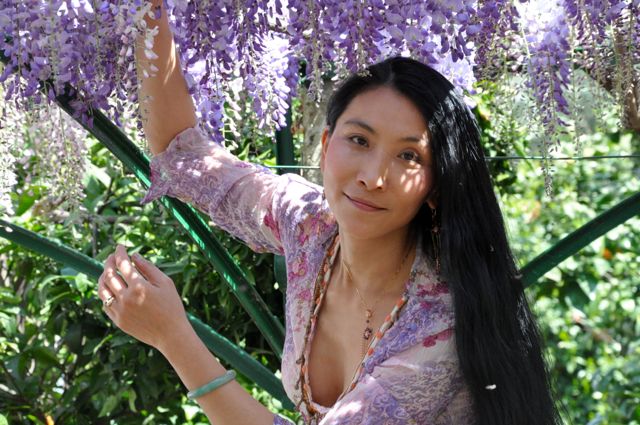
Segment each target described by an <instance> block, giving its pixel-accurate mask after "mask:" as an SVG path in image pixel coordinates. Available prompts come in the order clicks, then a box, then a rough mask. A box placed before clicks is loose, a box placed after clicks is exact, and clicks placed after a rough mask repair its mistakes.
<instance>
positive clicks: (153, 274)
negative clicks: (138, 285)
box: [131, 252, 167, 286]
mask: <svg viewBox="0 0 640 425" xmlns="http://www.w3.org/2000/svg"><path fill="white" fill-rule="evenodd" d="M131 258H132V259H133V262H134V264H135V266H136V268H137V269H138V271H139V272H140V273H141V274H142V275H143V276H144V278H145V279H147V280H148V281H149V283H151V284H152V285H154V286H161V285H162V284H163V283H164V281H165V280H166V279H167V275H165V274H164V273H163V272H162V270H160V269H159V268H158V267H156V265H155V264H153V263H152V262H151V261H149V260H147V259H145V258H143V257H142V255H140V254H138V253H137V252H136V253H135V254H133V255H132V256H131Z"/></svg>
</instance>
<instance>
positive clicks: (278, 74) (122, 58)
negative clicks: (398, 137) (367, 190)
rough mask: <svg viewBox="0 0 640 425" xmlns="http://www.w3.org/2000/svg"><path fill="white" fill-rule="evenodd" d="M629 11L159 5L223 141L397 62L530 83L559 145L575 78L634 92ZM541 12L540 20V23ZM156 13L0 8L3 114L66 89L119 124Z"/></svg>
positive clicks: (617, 5) (132, 5) (91, 2)
mask: <svg viewBox="0 0 640 425" xmlns="http://www.w3.org/2000/svg"><path fill="white" fill-rule="evenodd" d="M639 2H640V0H580V1H578V0H557V1H551V2H543V1H542V0H535V1H534V0H531V1H526V0H525V1H521V0H481V1H470V0H427V1H425V0H408V1H400V0H341V1H338V0H288V1H287V0H198V1H188V0H164V6H165V9H166V10H167V12H168V15H169V16H170V24H171V27H172V31H173V33H174V38H175V40H176V43H177V45H178V47H179V49H178V51H179V54H180V59H181V63H182V65H183V68H184V69H183V70H184V73H185V76H186V78H187V83H188V86H189V90H190V93H191V94H192V96H193V98H194V100H195V104H196V108H197V114H198V117H199V119H200V120H201V122H202V123H203V124H204V125H205V127H206V130H207V131H208V132H209V133H210V135H211V137H212V138H213V139H215V140H217V141H219V142H223V141H224V140H225V135H224V133H223V131H224V129H225V128H227V129H229V128H233V125H232V124H231V125H230V119H232V118H233V117H234V116H235V114H237V113H238V112H239V111H240V110H242V111H244V110H246V109H247V107H249V109H251V111H252V113H253V114H254V117H255V122H256V123H257V125H258V127H259V128H260V129H262V130H264V131H272V130H273V129H275V128H280V127H282V126H284V124H285V119H284V117H285V113H286V111H287V109H288V107H289V105H290V103H291V100H292V98H293V97H294V96H296V94H297V92H298V89H299V87H300V84H301V83H304V84H305V85H306V86H307V88H308V90H309V91H310V92H311V93H312V94H313V93H322V90H319V89H320V88H321V87H322V84H323V81H325V79H327V78H340V77H342V76H344V75H345V74H347V73H350V72H355V71H359V70H361V69H363V68H364V67H365V66H367V65H368V64H370V63H373V62H376V61H379V60H382V59H384V58H385V57H388V56H390V55H397V54H402V55H410V56H412V57H414V58H416V59H418V60H421V61H423V62H425V63H428V64H430V65H432V66H434V67H435V68H436V69H438V70H439V71H441V72H442V73H443V74H445V75H446V76H447V77H449V78H450V79H451V80H452V81H453V82H454V84H456V85H457V86H458V87H460V89H461V90H464V91H466V92H473V90H474V84H475V83H476V81H477V80H482V79H498V78H499V76H500V75H501V74H504V73H505V72H507V73H508V72H522V71H524V72H526V73H527V75H528V79H529V81H530V85H529V87H530V90H531V93H532V96H533V97H534V98H535V99H536V100H537V103H538V107H539V114H538V115H539V118H540V120H541V122H542V125H543V128H544V129H545V132H546V134H547V136H549V138H550V140H556V139H553V136H554V135H555V134H557V132H558V131H559V130H561V129H562V128H564V125H565V120H566V116H567V115H568V113H569V106H570V105H569V102H567V99H566V93H565V92H566V89H567V86H568V85H569V84H570V83H571V78H572V72H573V69H574V68H576V67H582V68H584V69H585V70H587V71H588V72H591V74H592V75H593V76H594V78H596V79H597V80H599V81H602V82H609V83H610V84H611V85H612V86H614V91H615V90H617V93H616V96H617V98H618V99H619V100H620V102H623V101H624V100H625V99H626V96H628V93H627V92H625V91H624V90H625V88H626V87H627V86H628V85H629V84H635V83H636V82H637V80H638V64H639V63H640V53H639V49H638V46H639V45H640V4H639ZM541 9H546V11H545V12H544V13H545V14H546V15H544V16H541V15H538V14H536V13H538V12H536V11H540V10H541ZM157 13H158V10H156V9H154V8H153V7H152V5H151V4H150V3H149V2H147V1H144V0H118V1H116V0H108V1H105V0H1V1H0V53H2V54H3V55H4V57H5V59H6V65H4V66H0V86H1V87H2V90H3V93H2V95H3V98H4V101H5V105H8V104H9V103H12V105H13V107H15V108H16V109H17V110H20V111H29V110H32V109H33V108H34V105H43V104H50V103H51V101H52V100H53V97H54V96H55V95H58V94H61V93H64V92H65V90H67V91H69V90H71V92H70V94H76V95H77V97H78V99H79V100H78V101H77V102H76V104H75V106H76V108H77V111H78V112H77V118H78V119H80V120H81V121H83V122H85V123H87V124H88V125H91V124H92V118H91V111H92V109H93V108H100V109H102V110H103V111H105V112H106V113H107V115H109V116H110V117H112V118H113V119H114V120H115V122H116V123H117V124H118V125H121V126H122V125H124V123H123V122H122V120H123V117H124V116H126V115H127V111H130V110H131V109H132V105H136V104H137V103H138V101H139V99H138V93H137V89H138V87H139V78H146V77H148V75H141V76H140V75H137V70H136V66H135V43H136V41H137V40H138V41H139V40H140V39H142V40H143V45H144V48H145V52H146V54H147V57H153V55H154V53H153V49H152V48H153V42H154V37H155V35H156V32H155V31H154V30H153V28H148V27H147V26H146V25H145V20H144V17H145V15H150V16H153V15H156V14H157ZM612 40H614V41H615V43H617V44H615V45H616V46H618V47H620V46H622V47H624V48H618V49H617V50H616V52H617V53H616V54H617V56H616V58H615V59H616V60H617V61H618V62H620V63H619V66H617V67H616V69H614V70H613V71H612V70H611V69H610V67H607V66H606V63H607V61H609V62H610V61H611V53H607V52H610V51H611V49H609V50H608V51H607V48H608V47H610V46H611V45H612V43H613V42H612ZM577 51H578V52H581V54H580V55H577V54H576V52H577ZM607 55H609V56H607ZM576 58H577V59H579V60H581V61H582V62H581V63H579V64H576V63H574V62H575V61H576V60H577V59H576ZM616 84H617V85H616ZM616 87H617V89H616ZM6 111H7V107H6V106H4V107H3V110H2V111H1V112H2V114H3V115H2V119H3V120H7V119H8V116H7V115H6ZM138 118H139V117H138ZM137 126H138V129H139V130H141V128H142V125H141V123H140V121H139V119H138V121H137ZM5 133H6V132H5ZM0 143H1V144H2V146H1V147H0V154H1V155H2V157H3V158H8V157H9V156H10V154H9V152H11V151H12V150H14V148H10V147H9V146H10V145H9V144H8V138H7V136H6V135H3V132H2V130H1V129H0ZM52 143H62V142H61V141H58V142H55V141H53V142H52ZM553 146H554V143H551V142H550V144H548V146H546V147H545V154H548V153H549V151H550V150H551V149H552V148H553ZM3 163H9V161H4V160H3ZM3 170H4V168H3ZM2 172H3V173H7V172H8V171H2ZM7 181H10V180H9V179H7ZM11 181H12V180H11ZM5 185H6V184H5ZM0 190H2V191H5V190H6V189H4V186H2V188H1V189H0ZM3 193H4V192H3ZM0 195H1V194H0Z"/></svg>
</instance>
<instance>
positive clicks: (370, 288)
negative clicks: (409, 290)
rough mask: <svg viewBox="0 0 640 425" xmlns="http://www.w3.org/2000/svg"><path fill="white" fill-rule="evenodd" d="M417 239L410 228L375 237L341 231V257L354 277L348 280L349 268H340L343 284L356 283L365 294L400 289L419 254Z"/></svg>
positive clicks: (390, 291) (373, 294) (391, 291)
mask: <svg viewBox="0 0 640 425" xmlns="http://www.w3.org/2000/svg"><path fill="white" fill-rule="evenodd" d="M414 239H415V238H414V237H412V236H411V235H410V234H409V228H407V229H404V230H401V231H398V232H394V233H391V234H388V235H384V236H380V237H377V238H374V239H360V238H356V237H353V236H352V235H350V234H349V233H343V232H340V260H341V262H344V263H346V265H347V266H348V268H349V270H350V271H351V280H352V281H351V283H349V281H348V279H347V273H346V270H341V273H342V274H343V275H344V279H341V281H342V282H341V284H342V285H343V286H348V285H356V286H357V288H358V290H359V291H360V293H361V294H362V295H363V296H365V297H366V296H367V295H368V296H369V297H371V296H373V297H375V296H377V295H379V294H382V293H384V292H385V291H386V292H388V293H394V294H395V293H396V292H400V291H401V290H402V289H403V288H404V283H405V281H406V275H407V271H408V270H410V269H411V265H412V264H413V260H414V258H415V255H416V249H415V248H416V246H415V241H414ZM403 261H404V263H403ZM341 266H342V265H341ZM341 269H342V267H341ZM401 286H402V288H401ZM351 290H353V288H351ZM365 294H367V295H365Z"/></svg>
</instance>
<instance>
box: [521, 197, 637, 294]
mask: <svg viewBox="0 0 640 425" xmlns="http://www.w3.org/2000/svg"><path fill="white" fill-rule="evenodd" d="M638 214H640V193H636V194H635V195H632V196H630V197H629V198H627V199H625V200H624V201H622V202H620V203H619V204H618V205H616V206H614V207H612V208H610V209H609V210H607V211H605V212H603V213H602V214H600V215H599V216H597V217H596V218H594V219H593V220H591V221H590V222H588V223H587V224H585V225H583V226H581V227H580V228H578V229H577V230H575V231H573V232H572V233H571V234H569V235H568V236H565V237H564V238H563V239H561V240H560V241H559V242H558V243H556V244H555V245H553V246H552V247H550V248H549V249H547V250H546V251H544V252H543V253H542V254H540V255H538V256H537V257H536V258H534V259H533V260H531V262H529V264H527V265H525V266H524V267H523V268H522V269H521V272H522V275H523V277H522V279H523V281H524V284H525V286H529V285H531V284H533V283H535V282H536V281H537V280H538V279H539V278H540V277H541V276H542V275H544V274H545V273H546V272H548V271H549V270H551V269H552V268H554V267H555V266H557V265H558V264H560V263H561V262H562V261H563V260H565V259H567V258H569V257H570V256H572V255H573V254H575V253H576V252H578V251H579V250H581V249H582V248H584V247H585V246H587V245H589V244H590V243H591V242H593V241H594V240H596V239H597V238H599V237H600V236H602V235H604V234H605V233H607V232H608V231H609V230H611V229H613V228H614V227H616V226H618V225H619V224H622V223H624V222H625V221H627V220H629V219H630V218H632V217H635V216H636V215H638Z"/></svg>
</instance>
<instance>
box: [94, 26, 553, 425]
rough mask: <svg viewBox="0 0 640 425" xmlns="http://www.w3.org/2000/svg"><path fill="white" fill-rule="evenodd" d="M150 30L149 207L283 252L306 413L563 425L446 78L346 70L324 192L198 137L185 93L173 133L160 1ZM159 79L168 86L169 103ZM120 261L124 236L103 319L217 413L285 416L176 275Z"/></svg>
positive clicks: (175, 75) (370, 420)
mask: <svg viewBox="0 0 640 425" xmlns="http://www.w3.org/2000/svg"><path fill="white" fill-rule="evenodd" d="M160 30H161V31H160V39H159V42H160V44H159V45H158V46H156V49H157V51H156V53H159V52H160V53H159V56H160V58H161V60H165V61H167V63H172V64H173V66H171V67H170V66H167V67H165V69H164V72H165V74H164V75H160V76H158V77H156V78H158V80H156V81H155V82H154V81H153V79H151V81H147V82H145V83H144V84H146V85H147V86H146V87H145V86H144V85H143V91H145V90H146V91H147V92H149V93H153V96H154V102H152V103H151V108H155V110H152V111H151V112H150V114H151V117H155V121H154V119H149V120H148V121H147V124H146V125H147V126H148V127H149V128H148V129H147V128H145V131H146V134H147V135H148V139H149V143H150V145H151V149H152V151H153V153H154V154H155V157H154V159H153V161H152V186H151V188H150V191H149V193H148V194H147V196H146V197H145V199H144V200H143V202H149V201H150V200H152V199H155V198H157V197H159V196H162V195H169V196H174V197H178V198H180V199H182V200H185V201H187V202H190V203H192V204H193V205H195V206H196V207H197V208H199V209H201V210H202V211H204V212H206V213H208V214H209V215H210V216H211V218H212V220H213V221H214V223H216V225H218V226H219V227H221V228H223V229H225V230H227V231H228V232H230V233H231V234H233V235H234V236H236V237H239V238H241V239H242V240H244V241H245V242H246V243H247V244H248V245H249V246H250V247H251V248H252V249H254V250H256V251H259V252H265V251H270V252H274V253H277V254H280V255H285V256H286V261H287V270H288V285H287V302H286V341H285V346H284V354H283V359H282V368H281V370H282V375H283V384H284V386H285V390H286V391H287V394H288V395H289V397H290V398H291V400H292V401H293V402H294V403H296V407H297V408H298V409H299V411H300V412H301V413H302V415H303V417H304V419H305V423H322V424H337V423H342V424H410V423H417V424H505V425H506V424H509V425H512V424H553V423H557V422H558V418H557V413H556V410H555V407H554V402H553V400H552V398H551V392H550V388H549V384H548V380H547V372H546V369H545V364H544V361H543V357H542V353H541V346H540V336H539V334H538V330H537V328H536V325H535V321H534V319H533V317H532V315H531V312H530V310H529V307H528V305H527V301H526V298H525V296H524V292H523V286H522V282H521V280H520V277H519V275H518V270H517V267H516V265H515V262H514V259H513V257H512V255H511V252H510V250H509V246H508V242H507V239H506V236H505V230H504V224H503V221H502V216H501V213H500V210H499V207H498V204H497V201H496V198H495V195H494V193H493V190H492V186H491V182H490V178H489V175H488V172H487V168H486V165H485V163H484V157H483V152H482V149H481V146H480V142H479V131H478V128H477V125H476V123H475V120H474V117H473V115H472V114H471V112H470V111H469V109H468V108H467V107H466V105H465V104H464V103H463V102H462V101H461V99H460V98H459V96H458V95H457V94H456V93H455V91H454V87H453V86H452V85H451V84H450V83H449V82H448V81H447V80H446V79H445V78H444V77H442V76H441V75H440V74H439V73H437V72H436V71H434V70H433V69H431V68H429V67H427V66H425V65H423V64H420V63H419V62H416V61H413V60H410V59H406V58H392V59H389V60H386V61H384V62H382V63H380V64H377V65H373V66H371V67H369V68H368V70H367V72H365V73H360V74H358V75H354V76H352V77H351V78H349V79H348V80H347V81H345V82H344V83H343V84H342V85H341V86H340V87H339V89H338V90H337V91H336V93H334V95H333V97H332V99H331V100H330V102H329V106H328V111H327V127H326V129H325V130H324V133H323V136H322V159H321V171H322V174H323V179H324V189H323V188H322V187H319V186H317V185H315V184H312V183H310V182H308V181H306V180H304V179H303V178H301V177H299V176H296V175H292V174H286V175H283V176H277V175H274V174H271V173H269V172H267V171H265V170H264V169H262V168H260V167H256V166H253V165H251V164H247V163H244V162H241V161H239V160H238V159H237V158H235V157H233V156H232V155H231V154H229V153H228V152H226V151H225V150H224V149H223V148H222V147H220V146H219V145H217V144H215V143H212V142H209V141H207V140H206V138H205V136H203V133H202V132H201V131H200V130H199V129H198V125H197V123H196V122H195V113H193V109H192V107H193V105H192V103H191V104H190V107H191V109H189V108H187V107H185V105H184V104H181V105H182V107H185V108H186V109H187V110H188V116H186V117H184V114H185V113H184V112H182V114H183V118H182V119H180V118H177V119H176V121H178V122H180V123H182V124H185V123H186V124H187V125H185V126H184V127H182V129H184V128H186V129H184V130H183V131H180V132H179V134H178V135H177V136H175V137H168V136H167V135H171V134H175V133H172V132H171V131H170V130H168V129H166V128H164V129H163V128H161V127H162V125H168V124H166V121H169V120H166V119H165V120H162V119H161V117H162V116H163V114H166V113H168V111H167V110H166V108H169V107H171V108H176V106H175V102H176V99H179V98H182V99H185V98H187V97H188V95H186V94H185V93H186V88H185V87H184V86H185V85H184V82H183V80H181V74H180V72H179V64H177V61H176V60H175V58H174V59H172V60H168V59H167V58H168V57H170V56H171V54H170V52H172V51H173V47H172V44H171V43H172V42H171V36H170V33H169V30H168V27H167V25H166V15H164V14H163V16H162V17H161V22H160ZM167 34H168V35H167ZM163 49H164V50H163ZM163 51H164V56H163V54H162V52H163ZM160 69H161V73H162V72H163V70H162V68H161V67H160ZM161 81H164V82H165V83H164V84H165V85H166V84H167V83H166V81H174V86H173V87H171V89H172V90H171V91H170V92H171V99H173V102H172V103H173V106H162V98H161V96H163V92H164V93H165V94H164V96H167V94H166V93H167V92H169V90H167V87H161V83H160V82H161ZM153 84H157V86H155V87H154V86H153ZM176 92H177V93H176ZM178 103H179V102H178ZM187 103H188V102H187ZM187 106H189V105H187ZM162 108H165V110H162ZM154 114H155V115H154ZM164 116H165V117H166V116H167V115H164ZM163 136H164V138H163ZM169 142H170V143H169ZM167 145H168V146H167ZM132 258H133V261H131V259H130V258H129V256H128V255H127V253H126V251H125V249H124V248H123V247H122V246H118V247H117V248H116V252H115V253H114V254H113V255H111V256H110V257H109V258H108V259H107V261H106V263H105V272H104V273H103V275H102V277H101V279H100V282H99V294H100V297H101V298H102V300H103V301H104V303H105V311H106V313H107V315H108V316H109V317H110V318H111V319H112V320H113V321H114V323H115V324H116V325H117V326H119V327H120V328H121V329H122V330H123V331H125V332H127V333H129V334H131V335H132V336H134V337H136V338H137V339H139V340H141V341H143V342H145V343H148V344H150V345H152V346H154V347H156V348H157V349H158V350H159V351H161V352H162V353H163V355H165V357H166V358H167V359H168V360H169V362H170V363H171V364H172V366H173V367H174V368H175V370H176V371H177V373H178V374H179V376H180V378H181V379H182V381H183V382H184V384H185V385H186V387H187V388H188V389H189V390H190V391H191V393H190V394H191V395H192V396H193V398H196V399H197V401H198V402H199V403H200V405H201V407H202V409H203V411H204V412H205V413H206V414H207V416H208V417H209V418H210V420H211V421H212V423H216V424H236V423H247V424H272V423H276V424H277V423H286V420H285V419H283V418H281V417H278V416H275V415H273V414H272V413H271V412H269V411H268V410H267V409H266V408H265V407H264V406H262V405H261V404H260V403H258V402H257V401H255V400H254V399H253V398H252V397H251V396H250V395H249V394H247V393H246V392H245V391H244V390H243V389H242V387H241V386H240V385H239V384H238V383H237V382H235V381H234V380H233V374H230V373H225V372H226V371H225V370H224V368H223V367H222V366H221V365H220V364H219V363H218V361H217V360H216V359H215V357H214V356H213V355H211V353H209V351H208V350H207V349H206V347H205V346H204V345H203V344H202V342H201V341H200V340H199V338H198V337H197V335H196V334H195V332H194V331H193V329H192V328H191V326H190V324H189V322H188V321H187V319H186V316H185V313H184V309H183V306H182V303H181V301H180V299H179V296H178V295H177V291H176V290H175V287H174V285H173V282H172V281H171V279H170V278H168V277H167V276H166V275H164V274H163V273H162V272H161V271H160V270H159V269H157V268H156V267H155V266H154V265H153V264H151V263H149V262H148V261H146V260H144V259H143V258H141V257H140V256H136V255H134V256H133V257H132ZM116 272H119V273H120V275H121V276H122V278H120V277H119V276H118V275H117V274H116ZM194 392H195V394H194Z"/></svg>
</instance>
